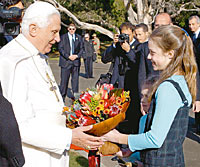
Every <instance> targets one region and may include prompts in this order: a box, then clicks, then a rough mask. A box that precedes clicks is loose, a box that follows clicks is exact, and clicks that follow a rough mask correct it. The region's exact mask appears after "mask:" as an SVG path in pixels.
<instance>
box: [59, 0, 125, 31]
mask: <svg viewBox="0 0 200 167" xmlns="http://www.w3.org/2000/svg"><path fill="white" fill-rule="evenodd" d="M58 2H60V4H61V5H63V6H64V7H66V8H67V9H68V10H69V11H71V12H72V13H73V14H74V15H75V16H76V17H77V18H78V19H80V20H81V21H83V22H88V23H94V24H97V25H103V26H104V27H105V28H109V24H110V25H114V26H116V27H118V26H119V25H120V24H121V23H122V22H124V21H125V18H126V17H125V15H126V10H125V7H124V4H123V1H122V0H69V1H64V0H60V1H58ZM62 20H65V21H67V20H70V18H69V17H68V16H64V15H62Z"/></svg>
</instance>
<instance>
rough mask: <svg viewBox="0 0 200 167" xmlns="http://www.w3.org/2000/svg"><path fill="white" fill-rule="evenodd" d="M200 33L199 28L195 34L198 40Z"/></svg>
mask: <svg viewBox="0 0 200 167" xmlns="http://www.w3.org/2000/svg"><path fill="white" fill-rule="evenodd" d="M199 33H200V27H199V28H198V30H197V31H196V32H195V33H194V34H195V39H197V38H198V35H199Z"/></svg>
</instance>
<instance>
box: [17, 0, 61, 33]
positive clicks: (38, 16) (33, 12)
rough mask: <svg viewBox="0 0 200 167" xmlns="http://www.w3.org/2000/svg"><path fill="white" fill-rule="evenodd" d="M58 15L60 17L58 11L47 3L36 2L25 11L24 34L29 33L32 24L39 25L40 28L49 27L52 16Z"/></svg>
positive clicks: (22, 25)
mask: <svg viewBox="0 0 200 167" xmlns="http://www.w3.org/2000/svg"><path fill="white" fill-rule="evenodd" d="M54 14H57V15H59V16H60V13H59V12H58V10H57V9H56V8H55V7H54V6H53V5H51V4H50V3H47V2H41V1H40V2H38V1H37V2H35V3H33V4H31V5H30V6H29V7H28V8H27V9H26V11H25V14H24V16H23V19H22V24H21V30H22V34H24V35H25V34H27V33H28V32H29V26H30V24H37V25H38V26H39V27H46V26H48V25H49V19H50V16H52V15H54Z"/></svg>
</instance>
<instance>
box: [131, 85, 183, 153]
mask: <svg viewBox="0 0 200 167" xmlns="http://www.w3.org/2000/svg"><path fill="white" fill-rule="evenodd" d="M155 99H156V107H155V114H154V118H153V121H152V125H151V128H150V129H151V130H149V131H147V132H146V133H142V134H137V135H129V136H128V145H129V148H130V150H131V151H133V152H134V151H136V150H143V149H147V148H160V147H161V146H162V144H163V142H164V140H165V138H166V136H167V134H168V132H169V130H170V127H171V125H172V123H173V120H174V118H175V116H176V113H177V111H178V109H179V108H180V107H181V106H182V105H183V104H182V101H181V97H180V95H179V94H178V92H177V90H176V88H175V87H174V86H173V85H172V84H171V83H168V82H164V83H162V84H161V85H160V86H159V87H158V89H157V91H156V94H155Z"/></svg>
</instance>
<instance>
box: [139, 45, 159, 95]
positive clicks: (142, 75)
mask: <svg viewBox="0 0 200 167" xmlns="http://www.w3.org/2000/svg"><path fill="white" fill-rule="evenodd" d="M136 54H138V59H139V60H138V61H139V72H138V89H139V92H140V99H141V90H142V85H143V84H144V81H145V80H146V79H147V78H148V77H150V76H151V75H159V71H154V70H153V66H152V63H151V60H149V59H148V58H147V56H148V54H149V47H148V41H147V42H144V43H142V44H141V45H140V48H139V49H138V51H137V53H136Z"/></svg>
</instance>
